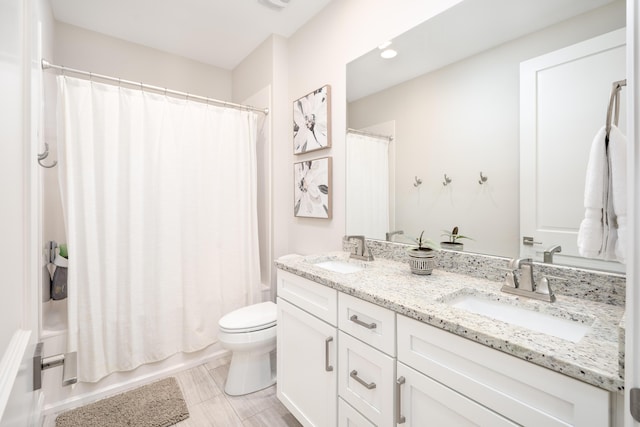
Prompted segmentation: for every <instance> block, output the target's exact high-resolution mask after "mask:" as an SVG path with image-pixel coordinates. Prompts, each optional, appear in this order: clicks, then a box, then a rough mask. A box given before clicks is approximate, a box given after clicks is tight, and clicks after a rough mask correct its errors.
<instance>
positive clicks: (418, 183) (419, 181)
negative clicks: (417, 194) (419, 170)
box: [413, 176, 422, 187]
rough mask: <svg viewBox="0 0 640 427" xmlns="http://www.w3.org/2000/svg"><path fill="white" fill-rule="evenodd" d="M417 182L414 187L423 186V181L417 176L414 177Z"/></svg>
mask: <svg viewBox="0 0 640 427" xmlns="http://www.w3.org/2000/svg"><path fill="white" fill-rule="evenodd" d="M414 180H415V182H414V183H413V186H414V187H420V185H421V184H422V180H421V179H420V178H418V177H417V176H416V177H414Z"/></svg>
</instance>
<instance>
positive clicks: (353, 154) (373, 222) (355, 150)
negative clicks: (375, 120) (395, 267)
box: [346, 133, 390, 240]
mask: <svg viewBox="0 0 640 427" xmlns="http://www.w3.org/2000/svg"><path fill="white" fill-rule="evenodd" d="M346 145H347V200H348V201H349V203H348V206H347V233H348V234H363V235H365V236H367V237H369V238H373V239H382V240H384V238H385V233H386V232H387V231H390V230H389V141H388V140H387V139H381V138H373V137H370V136H365V135H359V134H355V133H347V141H346Z"/></svg>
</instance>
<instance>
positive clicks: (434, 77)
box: [348, 1, 625, 256]
mask: <svg viewBox="0 0 640 427" xmlns="http://www.w3.org/2000/svg"><path fill="white" fill-rule="evenodd" d="M624 6H625V5H624V2H623V1H618V2H616V3H613V4H610V5H608V6H606V7H604V8H601V9H598V10H596V11H593V12H589V13H587V14H584V15H581V16H578V17H576V18H573V19H571V20H568V21H565V22H563V23H560V24H557V25H554V26H552V27H549V28H547V29H545V30H542V31H539V32H536V33H534V34H531V35H528V36H525V37H522V38H519V39H517V40H514V41H512V42H509V43H506V44H503V45H501V46H499V47H497V48H494V49H490V50H488V51H485V52H483V53H480V54H478V55H475V56H473V57H470V58H468V59H465V60H463V61H460V62H457V63H454V64H452V65H450V66H447V67H444V68H441V69H439V70H436V71H434V72H431V73H428V74H426V75H423V76H421V77H418V78H415V79H413V80H410V81H408V82H405V83H403V84H400V85H397V86H394V87H392V88H389V89H387V90H384V91H381V92H378V93H377V94H374V95H371V96H368V97H366V98H363V99H360V100H358V101H355V102H352V103H350V104H349V106H348V117H349V127H352V128H356V129H360V128H364V127H368V126H371V125H373V124H376V123H381V122H386V121H389V120H396V130H395V131H396V134H395V137H396V139H395V141H394V143H395V144H396V157H397V163H398V165H401V166H400V167H398V168H397V175H396V182H397V185H396V197H397V200H396V208H397V209H396V214H397V222H396V224H397V227H399V228H401V229H404V231H405V233H407V234H409V235H410V236H417V235H419V234H420V232H421V231H422V230H425V234H426V235H428V236H429V237H430V238H432V239H434V240H443V239H440V236H441V234H442V230H450V229H452V228H453V227H454V226H459V227H460V233H461V234H464V235H468V236H471V237H473V238H474V240H464V241H463V243H464V244H465V250H469V251H473V252H482V253H488V254H494V255H503V256H515V255H517V254H518V253H519V248H520V246H519V242H518V239H516V238H515V236H519V234H520V229H519V161H520V157H519V131H520V130H519V122H520V110H519V99H520V97H519V90H520V83H519V82H520V78H519V77H520V70H519V65H520V62H522V61H524V60H527V59H530V58H533V57H536V56H539V55H542V54H544V53H547V52H551V51H554V50H557V49H559V48H562V47H565V46H568V45H571V44H574V43H576V42H578V41H581V40H584V39H587V38H591V37H595V36H597V35H599V34H603V33H605V32H609V31H612V30H614V29H617V28H621V27H624V25H625V14H624ZM480 171H482V172H483V173H484V174H485V175H487V176H488V177H489V179H488V181H487V183H486V184H485V185H483V186H480V184H478V180H479V173H480ZM445 173H446V174H447V175H448V176H449V177H451V178H452V183H451V184H450V185H449V186H447V187H444V186H443V185H442V181H443V180H444V174H445ZM416 175H417V176H418V177H419V178H421V179H422V180H423V184H422V185H421V186H420V187H419V188H415V187H414V186H413V181H414V176H416ZM523 197H534V195H523Z"/></svg>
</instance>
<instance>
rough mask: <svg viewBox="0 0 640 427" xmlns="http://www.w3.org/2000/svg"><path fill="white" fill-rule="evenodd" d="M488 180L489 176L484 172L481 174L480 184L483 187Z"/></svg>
mask: <svg viewBox="0 0 640 427" xmlns="http://www.w3.org/2000/svg"><path fill="white" fill-rule="evenodd" d="M488 179H489V177H488V176H486V175H483V174H482V172H480V179H479V180H478V184H480V185H482V184H484V183H485V182H487V180H488Z"/></svg>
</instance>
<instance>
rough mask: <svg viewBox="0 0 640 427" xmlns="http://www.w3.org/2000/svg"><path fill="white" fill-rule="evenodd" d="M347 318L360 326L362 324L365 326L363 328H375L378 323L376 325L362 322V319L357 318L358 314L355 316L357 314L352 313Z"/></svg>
mask: <svg viewBox="0 0 640 427" xmlns="http://www.w3.org/2000/svg"><path fill="white" fill-rule="evenodd" d="M349 320H351V321H352V322H353V323H355V324H358V325H360V326H363V327H365V328H367V329H375V328H377V327H378V325H376V324H375V323H366V322H363V321H362V320H360V319H358V316H357V315H355V314H354V315H353V316H351V317H350V318H349Z"/></svg>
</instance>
